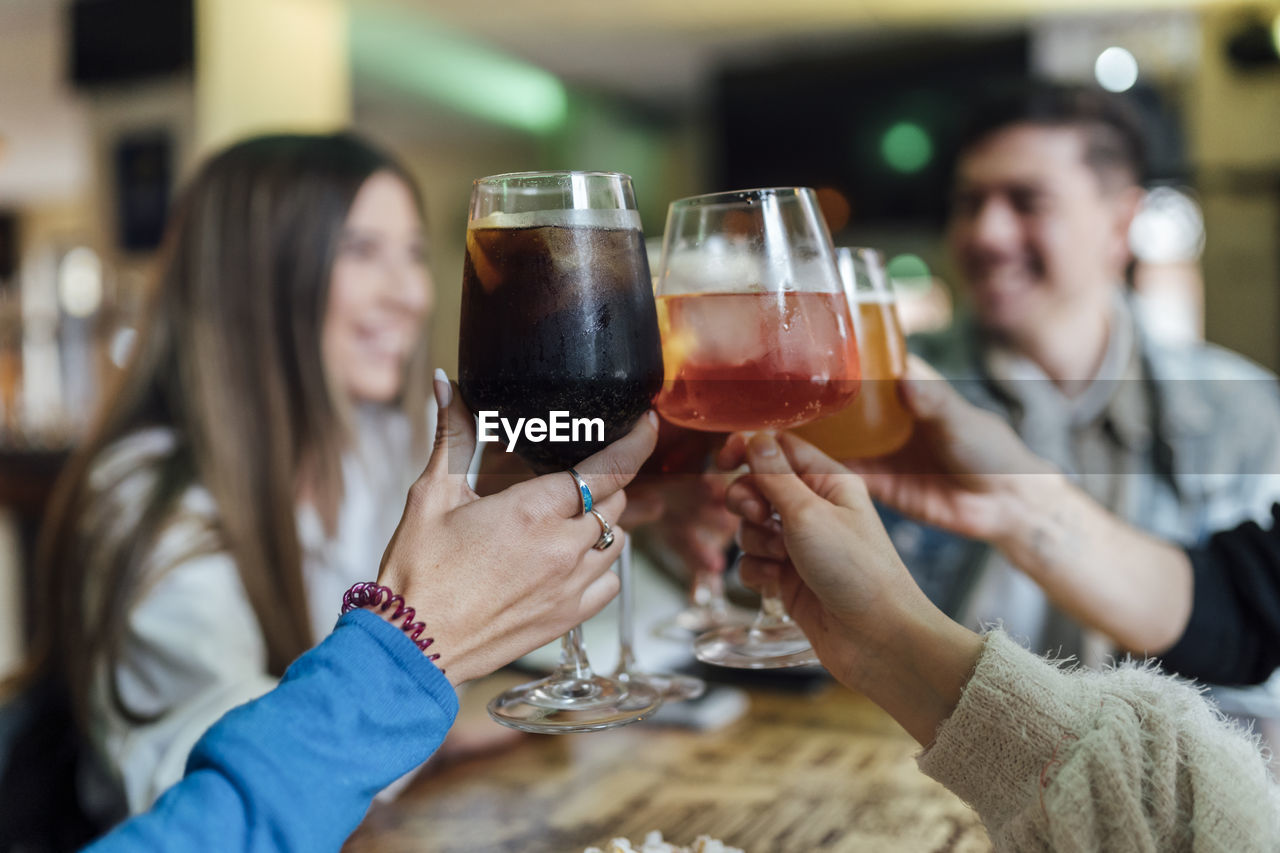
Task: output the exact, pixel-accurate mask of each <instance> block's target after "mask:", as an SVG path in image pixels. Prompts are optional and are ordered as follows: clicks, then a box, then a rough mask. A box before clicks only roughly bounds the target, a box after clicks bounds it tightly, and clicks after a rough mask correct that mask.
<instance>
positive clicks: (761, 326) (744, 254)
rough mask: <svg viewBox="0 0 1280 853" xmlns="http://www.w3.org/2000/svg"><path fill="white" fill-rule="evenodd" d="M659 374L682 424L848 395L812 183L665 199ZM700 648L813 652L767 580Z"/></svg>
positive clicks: (775, 662) (666, 402)
mask: <svg viewBox="0 0 1280 853" xmlns="http://www.w3.org/2000/svg"><path fill="white" fill-rule="evenodd" d="M657 297H658V310H659V313H660V314H662V315H663V317H664V319H665V323H663V324H662V334H663V342H662V345H663V356H664V361H665V375H664V379H663V385H662V391H661V392H660V393H659V394H658V398H657V400H656V401H655V406H656V408H657V409H658V411H659V413H660V414H661V415H662V416H663V417H664V418H666V419H667V420H669V421H671V422H672V423H674V424H677V425H679V426H683V427H688V428H689V429H699V430H707V431H711V432H733V431H738V430H780V429H787V428H790V427H794V426H798V425H800V424H804V423H808V422H809V421H812V420H816V419H817V418H820V417H822V416H823V415H826V414H829V413H831V412H834V411H838V410H839V409H841V408H843V407H844V406H845V405H847V404H848V403H849V402H850V401H851V400H852V399H853V398H854V396H855V395H856V394H857V393H858V386H859V366H858V350H857V341H856V338H855V334H854V330H853V318H852V315H851V313H850V308H849V300H848V298H847V297H846V294H845V291H844V287H843V284H842V283H841V280H840V274H839V272H838V271H837V269H836V264H835V259H834V251H833V249H832V247H831V237H830V235H829V234H828V233H827V228H826V225H825V223H824V222H823V220H822V217H821V214H820V213H819V211H818V205H817V201H816V199H815V196H814V193H813V191H812V190H810V189H806V188H797V187H787V188H777V189H757V190H742V191H737V192H728V193H717V194H713V195H704V196H696V197H693V198H687V199H681V200H679V201H676V202H674V203H673V204H672V205H671V208H670V210H669V211H668V214H667V227H666V232H665V234H664V237H663V245H662V262H661V266H660V269H659V273H658V282H657ZM694 650H695V653H696V654H697V656H698V659H699V660H702V661H705V662H707V663H713V664H718V665H721V666H730V667H738V668H744V669H771V668H777V667H788V666H802V665H806V664H813V663H816V662H817V656H816V655H815V654H814V652H813V648H812V647H811V646H810V645H809V641H808V640H807V639H806V638H805V636H804V633H803V632H802V631H801V630H800V629H799V627H798V626H797V625H796V624H795V623H794V622H793V621H792V620H791V618H790V617H789V616H788V615H787V613H786V609H785V608H784V607H783V605H782V602H781V601H780V600H779V598H778V593H777V589H776V585H775V587H774V588H771V589H766V590H764V591H763V594H762V599H761V607H760V612H759V613H758V614H757V616H756V619H755V621H754V622H753V623H752V624H751V625H750V626H734V625H729V626H724V627H721V628H717V629H715V630H712V631H710V632H708V633H706V634H703V635H701V636H700V637H698V639H697V640H696V641H695V644H694Z"/></svg>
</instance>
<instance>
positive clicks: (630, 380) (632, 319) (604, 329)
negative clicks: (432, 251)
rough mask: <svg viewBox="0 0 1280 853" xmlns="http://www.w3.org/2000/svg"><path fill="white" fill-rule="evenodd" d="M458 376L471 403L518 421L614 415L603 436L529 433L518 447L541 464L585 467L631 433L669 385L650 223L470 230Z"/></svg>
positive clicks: (477, 409)
mask: <svg viewBox="0 0 1280 853" xmlns="http://www.w3.org/2000/svg"><path fill="white" fill-rule="evenodd" d="M458 384H459V388H460V389H461V391H462V398H463V400H465V401H466V403H467V406H468V407H470V409H471V411H472V412H480V411H482V410H488V411H497V412H498V413H499V416H501V417H503V418H506V419H507V420H508V421H511V422H512V423H513V424H514V422H515V420H516V419H517V418H541V419H543V420H547V419H548V418H549V413H550V412H552V411H567V412H568V413H569V417H571V418H600V419H602V420H603V421H604V441H603V442H601V441H577V442H564V443H557V442H550V441H546V440H544V441H541V442H530V441H528V440H526V439H524V438H521V440H520V441H519V442H518V443H517V444H516V453H518V454H519V455H520V456H521V457H522V458H524V460H525V461H526V462H528V463H529V464H530V465H532V466H533V467H534V469H535V470H538V471H541V472H546V471H552V470H560V469H564V468H567V467H569V466H571V465H576V464H578V463H579V462H581V461H582V460H583V459H584V458H586V457H587V456H590V455H591V454H592V453H595V452H596V451H598V450H600V449H601V448H602V447H604V445H605V444H607V443H609V442H612V441H616V440H617V439H619V438H621V437H622V436H623V435H625V434H626V433H627V431H628V430H629V429H631V427H632V425H633V424H635V422H636V419H637V418H639V417H640V415H642V414H643V413H644V412H645V410H646V409H648V408H649V406H650V402H651V400H652V399H653V397H654V395H655V394H657V392H658V390H659V389H660V388H661V387H662V348H661V343H660V341H659V337H658V320H657V313H656V311H655V309H654V301H653V291H652V284H651V282H650V278H649V263H648V260H647V258H646V256H645V250H644V241H643V239H642V237H641V235H640V232H639V231H637V230H635V229H617V228H592V227H585V226H573V227H569V226H560V225H545V226H535V227H528V228H475V229H470V230H468V232H467V255H466V260H465V262H464V266H463V273H462V325H461V330H460V339H459V346H458ZM502 448H503V450H504V451H505V449H506V438H505V434H504V435H503V444H502Z"/></svg>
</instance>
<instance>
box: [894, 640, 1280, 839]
mask: <svg viewBox="0 0 1280 853" xmlns="http://www.w3.org/2000/svg"><path fill="white" fill-rule="evenodd" d="M919 763H920V769H921V770H923V771H924V772H925V773H927V774H928V775H930V776H932V777H933V778H934V779H937V780H938V781H939V782H941V783H942V784H943V785H946V786H947V787H948V788H950V789H951V790H952V791H954V792H955V793H956V794H958V795H959V796H960V797H961V798H962V799H964V800H965V801H966V802H968V803H969V804H970V805H972V806H973V807H974V809H976V810H977V812H978V814H979V815H980V816H981V818H982V820H983V823H984V824H985V825H986V827H987V831H988V833H990V835H991V839H992V841H993V842H994V843H995V846H996V849H998V850H1018V851H1024V850H1053V851H1103V850H1115V851H1125V853H1128V852H1129V851H1152V853H1166V851H1181V850H1187V851H1222V853H1244V851H1254V850H1259V851H1260V850H1280V789H1277V786H1276V783H1275V781H1274V780H1273V779H1272V778H1271V776H1270V774H1269V773H1268V771H1267V768H1266V764H1265V763H1264V761H1263V758H1262V756H1261V754H1260V753H1259V751H1258V746H1257V742H1256V740H1255V739H1253V738H1251V737H1249V736H1247V735H1245V734H1244V733H1242V732H1241V731H1240V730H1239V729H1237V728H1234V727H1233V726H1231V725H1230V724H1228V723H1227V722H1225V721H1224V720H1223V719H1222V717H1221V716H1220V715H1219V714H1218V713H1217V712H1216V710H1214V708H1213V707H1212V706H1211V705H1209V704H1208V703H1207V702H1206V701H1205V700H1204V699H1202V698H1201V696H1200V694H1199V693H1198V692H1196V691H1195V690H1194V689H1193V688H1191V687H1189V686H1187V685H1186V684H1185V683H1180V682H1177V681H1175V680H1173V679H1172V678H1169V677H1167V676H1163V675H1160V674H1159V673H1158V672H1155V671H1152V670H1151V669H1149V668H1143V667H1139V666H1125V667H1121V668H1119V669H1116V670H1113V671H1108V672H1101V673H1099V672H1090V671H1069V670H1066V669H1062V668H1058V667H1056V666H1054V665H1053V664H1050V663H1048V662H1046V661H1045V660H1043V659H1042V658H1039V657H1036V656H1035V655H1033V654H1031V653H1030V652H1028V651H1026V650H1024V649H1022V648H1021V647H1020V646H1018V645H1017V644H1016V643H1015V642H1013V641H1012V640H1010V639H1009V637H1008V636H1006V635H1005V634H1004V633H1003V632H1000V631H993V632H991V633H990V634H988V635H987V639H986V643H985V647H984V649H983V652H982V655H981V657H980V658H979V659H978V664H977V667H976V668H975V670H974V673H973V676H972V678H971V679H970V681H969V683H968V685H967V686H966V687H965V690H964V694H963V696H962V697H961V699H960V703H959V705H957V706H956V710H955V712H954V713H953V714H952V715H951V717H950V718H949V719H947V721H946V722H944V723H943V724H942V725H941V726H940V727H939V729H938V733H937V735H936V737H935V739H934V742H933V743H932V744H931V745H930V746H929V747H928V748H927V749H926V750H925V752H924V753H923V754H922V755H921V756H920V759H919Z"/></svg>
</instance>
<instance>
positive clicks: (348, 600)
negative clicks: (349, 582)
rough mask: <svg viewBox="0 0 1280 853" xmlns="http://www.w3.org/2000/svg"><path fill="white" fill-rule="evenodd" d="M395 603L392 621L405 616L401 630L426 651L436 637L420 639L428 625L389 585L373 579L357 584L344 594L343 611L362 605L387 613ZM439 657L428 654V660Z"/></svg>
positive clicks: (438, 656) (438, 657)
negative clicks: (374, 581)
mask: <svg viewBox="0 0 1280 853" xmlns="http://www.w3.org/2000/svg"><path fill="white" fill-rule="evenodd" d="M393 604H394V605H395V606H396V610H395V612H394V613H392V614H391V621H392V622H394V621H395V620H397V619H400V618H402V617H403V619H404V621H403V622H401V623H400V630H401V631H404V632H405V633H406V634H408V635H409V639H410V640H412V641H413V644H414V645H415V646H417V647H418V648H419V649H421V650H422V651H424V652H425V651H426V650H427V648H428V647H429V646H430V645H431V644H432V643H434V642H435V638H434V637H427V638H425V639H422V640H419V639H418V637H419V636H420V635H421V634H422V632H423V631H425V630H426V629H427V626H426V625H423V624H422V623H421V622H414V621H413V617H414V616H415V615H416V614H415V613H414V610H413V608H412V607H410V606H409V605H407V604H405V603H404V598H403V597H402V596H399V595H396V594H395V593H394V592H392V591H391V590H390V589H388V588H387V587H385V586H379V585H378V584H376V583H373V582H372V581H366V582H363V583H358V584H355V585H353V586H352V587H351V589H349V590H347V592H346V594H345V595H343V596H342V612H343V613H350V612H351V611H352V610H355V609H357V608H360V607H374V608H377V610H378V612H380V613H386V612H387V608H389V607H391V605H393ZM439 659H440V655H439V653H435V654H429V655H427V660H431V661H434V660H439ZM440 672H441V673H443V672H444V670H443V669H442V670H440Z"/></svg>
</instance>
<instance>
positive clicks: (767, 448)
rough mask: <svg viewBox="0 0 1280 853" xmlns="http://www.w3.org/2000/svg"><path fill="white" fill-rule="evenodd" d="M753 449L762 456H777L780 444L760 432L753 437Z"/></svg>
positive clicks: (767, 434)
mask: <svg viewBox="0 0 1280 853" xmlns="http://www.w3.org/2000/svg"><path fill="white" fill-rule="evenodd" d="M751 449H752V450H753V451H755V452H756V453H757V454H759V455H760V456H765V457H768V456H777V455H778V442H777V441H775V440H774V438H773V436H772V435H770V434H769V433H767V432H758V433H756V434H755V435H753V436H751Z"/></svg>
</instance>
